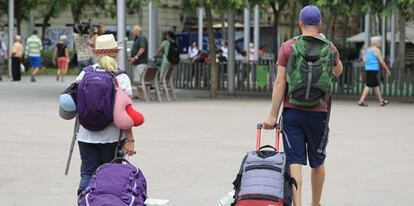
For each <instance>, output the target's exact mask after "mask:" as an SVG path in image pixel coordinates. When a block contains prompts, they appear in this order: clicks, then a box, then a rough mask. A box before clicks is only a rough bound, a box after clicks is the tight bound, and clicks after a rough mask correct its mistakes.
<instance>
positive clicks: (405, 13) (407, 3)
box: [370, 0, 414, 74]
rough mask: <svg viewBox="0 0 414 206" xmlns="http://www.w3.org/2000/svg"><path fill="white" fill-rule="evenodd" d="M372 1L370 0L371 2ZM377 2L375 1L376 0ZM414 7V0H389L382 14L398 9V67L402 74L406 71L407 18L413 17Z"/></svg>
mask: <svg viewBox="0 0 414 206" xmlns="http://www.w3.org/2000/svg"><path fill="white" fill-rule="evenodd" d="M372 1H374V0H370V2H371V4H374V3H372ZM374 2H375V1H374ZM413 8H414V0H389V1H387V3H386V5H383V8H382V11H381V14H382V15H385V16H388V15H390V14H391V13H392V12H393V11H394V10H397V11H398V14H399V20H398V27H399V33H400V34H399V44H398V58H397V68H398V69H399V70H400V74H402V72H403V71H404V68H405V38H406V31H405V27H406V22H407V20H410V19H413V18H414V15H413V13H414V12H413V10H414V9H413ZM391 66H394V65H391Z"/></svg>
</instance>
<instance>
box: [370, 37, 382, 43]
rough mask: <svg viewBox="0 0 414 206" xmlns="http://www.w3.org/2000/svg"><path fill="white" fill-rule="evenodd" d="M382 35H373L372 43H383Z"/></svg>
mask: <svg viewBox="0 0 414 206" xmlns="http://www.w3.org/2000/svg"><path fill="white" fill-rule="evenodd" d="M381 40H382V37H381V36H373V37H371V44H377V43H378V44H381Z"/></svg>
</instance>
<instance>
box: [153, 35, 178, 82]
mask: <svg viewBox="0 0 414 206" xmlns="http://www.w3.org/2000/svg"><path fill="white" fill-rule="evenodd" d="M171 44H176V42H175V34H174V32H172V31H169V32H167V35H166V39H165V40H164V41H163V42H162V43H161V46H160V48H158V52H157V54H158V56H162V57H163V58H162V64H161V70H160V77H163V76H164V72H165V71H167V70H168V69H170V67H174V65H173V64H172V63H171V62H170V61H169V60H168V52H169V50H170V46H171Z"/></svg>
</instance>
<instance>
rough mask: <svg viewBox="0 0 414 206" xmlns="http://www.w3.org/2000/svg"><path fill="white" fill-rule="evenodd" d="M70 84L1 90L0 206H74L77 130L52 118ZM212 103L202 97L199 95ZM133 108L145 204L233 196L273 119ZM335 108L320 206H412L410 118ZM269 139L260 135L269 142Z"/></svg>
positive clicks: (349, 105) (250, 112) (241, 102)
mask: <svg viewBox="0 0 414 206" xmlns="http://www.w3.org/2000/svg"><path fill="white" fill-rule="evenodd" d="M67 85H68V83H66V84H61V83H60V82H56V81H54V79H53V77H41V76H40V77H39V78H38V82H36V83H34V84H33V83H30V82H21V83H17V82H4V81H3V82H0V114H1V115H0V131H1V133H2V135H1V136H0V154H1V155H0V202H1V204H0V205H16V206H20V205H32V206H44V205H63V206H73V205H76V197H75V192H76V188H77V184H78V181H79V165H80V160H79V155H78V150H77V147H75V151H74V156H73V159H72V164H71V168H70V171H69V175H68V176H64V168H65V163H66V158H67V154H68V150H69V143H70V140H71V137H72V130H73V121H65V120H61V119H59V117H58V108H57V104H58V95H59V93H60V92H61V91H62V90H63V89H64V88H65V87H66V86H67ZM201 95H202V96H203V95H204V96H206V95H207V96H208V92H207V93H206V92H204V93H202V94H201ZM194 96H200V94H195V93H194V92H183V91H180V93H179V98H180V97H181V98H180V99H179V101H176V102H169V103H167V102H163V103H156V102H150V103H143V102H138V101H134V104H135V107H136V108H138V109H139V110H140V111H142V112H143V114H144V115H145V118H146V122H145V123H144V125H143V126H142V127H139V128H135V129H134V134H135V136H136V148H137V150H138V154H137V155H136V156H134V157H132V158H131V161H132V163H134V164H135V165H137V166H139V167H140V168H141V169H142V170H143V171H144V174H145V175H146V177H147V180H148V185H149V195H150V197H153V198H162V199H169V200H170V203H169V204H168V205H172V206H193V205H198V206H211V205H215V204H216V202H217V200H218V199H219V198H220V197H221V196H223V195H225V194H226V193H227V192H228V191H230V190H231V189H232V185H231V183H232V181H233V179H234V178H235V175H236V173H237V171H238V168H239V166H240V161H241V159H242V157H243V155H244V154H245V152H246V151H248V150H251V149H253V148H254V144H255V135H256V130H255V125H256V123H257V122H258V121H262V120H263V119H264V118H265V117H266V115H267V112H268V111H269V106H270V99H269V98H268V99H266V98H258V99H257V98H228V97H224V98H219V99H217V100H210V99H206V98H193V97H194ZM370 103H371V104H370V106H369V107H367V108H361V107H358V106H357V105H356V104H355V101H344V100H337V101H335V102H334V105H333V107H332V108H333V111H332V118H331V124H330V125H331V135H330V142H329V146H328V149H327V150H328V151H327V152H328V159H327V161H326V166H327V177H326V184H325V190H324V195H323V198H322V199H323V201H322V203H323V205H335V206H338V205H339V206H342V205H361V206H366V205H368V206H370V205H411V204H412V200H411V199H412V198H411V196H412V193H413V192H414V178H411V176H412V173H413V171H414V150H413V149H412V145H414V139H413V134H412V129H411V128H412V126H413V125H414V118H412V117H413V116H414V109H413V105H412V104H401V103H397V102H392V103H391V104H390V105H388V106H386V107H379V106H376V105H375V103H374V102H370ZM273 137H274V133H273V132H264V134H263V138H264V139H263V142H264V143H272V142H273ZM303 171H304V186H303V190H304V194H303V198H304V205H309V204H310V197H311V192H310V179H309V176H310V170H309V168H308V167H306V168H304V170H303Z"/></svg>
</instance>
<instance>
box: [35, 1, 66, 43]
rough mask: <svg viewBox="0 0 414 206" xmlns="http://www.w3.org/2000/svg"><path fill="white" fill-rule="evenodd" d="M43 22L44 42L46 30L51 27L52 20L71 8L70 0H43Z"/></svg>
mask: <svg viewBox="0 0 414 206" xmlns="http://www.w3.org/2000/svg"><path fill="white" fill-rule="evenodd" d="M40 4H41V8H42V9H41V11H44V13H42V16H43V21H42V37H41V39H42V41H44V40H45V36H46V29H47V27H48V26H49V21H50V19H52V18H56V17H58V16H59V15H60V14H61V13H62V12H63V11H64V10H66V9H67V8H68V7H69V4H70V0H41V1H40Z"/></svg>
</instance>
